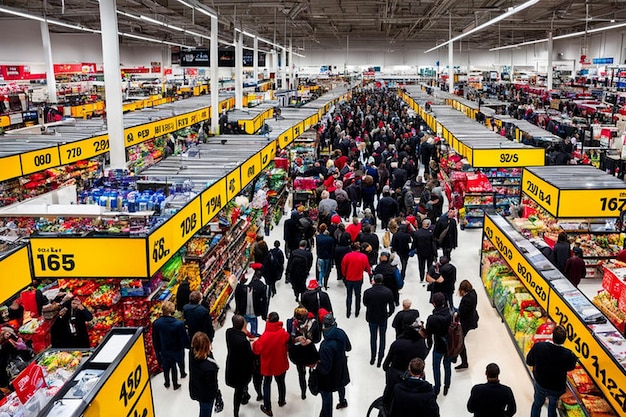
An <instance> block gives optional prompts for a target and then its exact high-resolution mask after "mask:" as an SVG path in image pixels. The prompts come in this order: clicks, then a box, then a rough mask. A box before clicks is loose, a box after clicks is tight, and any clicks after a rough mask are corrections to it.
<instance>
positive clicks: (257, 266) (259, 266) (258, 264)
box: [250, 262, 263, 271]
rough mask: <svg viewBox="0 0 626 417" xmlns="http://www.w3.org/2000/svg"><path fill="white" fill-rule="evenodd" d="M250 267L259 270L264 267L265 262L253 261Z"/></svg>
mask: <svg viewBox="0 0 626 417" xmlns="http://www.w3.org/2000/svg"><path fill="white" fill-rule="evenodd" d="M250 268H252V269H254V270H255V271H258V270H259V269H261V268H263V264H262V263H260V262H255V263H251V264H250Z"/></svg>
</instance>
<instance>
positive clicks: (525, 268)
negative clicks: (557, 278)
mask: <svg viewBox="0 0 626 417" xmlns="http://www.w3.org/2000/svg"><path fill="white" fill-rule="evenodd" d="M483 231H484V233H485V236H486V237H487V239H489V240H490V241H491V243H493V246H495V248H496V250H497V251H498V252H499V253H500V255H502V257H503V258H504V260H505V261H506V263H507V264H509V267H511V269H512V270H513V272H514V273H515V275H517V277H518V278H519V279H520V281H522V284H524V286H525V287H526V289H527V290H528V292H529V293H530V294H531V295H532V296H533V297H534V298H535V300H536V301H537V303H538V304H539V305H540V306H541V307H542V308H543V309H544V310H547V309H548V297H549V294H550V284H549V283H548V282H547V281H546V280H545V278H543V277H542V276H541V275H539V273H538V272H537V271H536V270H535V268H534V267H533V266H532V265H531V264H530V262H528V261H527V260H526V258H524V256H523V255H522V254H521V253H520V252H519V250H518V249H517V248H516V247H515V245H514V244H513V242H511V240H510V239H509V238H508V237H507V236H506V235H505V234H504V233H503V232H502V231H501V230H500V228H498V226H497V225H496V224H495V223H494V222H493V220H491V218H490V217H489V216H485V222H484V226H483Z"/></svg>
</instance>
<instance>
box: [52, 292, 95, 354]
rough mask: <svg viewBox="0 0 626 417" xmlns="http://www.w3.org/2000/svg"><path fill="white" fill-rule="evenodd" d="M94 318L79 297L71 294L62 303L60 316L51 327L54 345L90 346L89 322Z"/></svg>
mask: <svg viewBox="0 0 626 417" xmlns="http://www.w3.org/2000/svg"><path fill="white" fill-rule="evenodd" d="M92 319H93V314H91V311H89V310H88V309H87V308H86V307H85V306H84V305H83V304H82V303H81V302H80V300H79V299H78V298H77V297H73V296H69V297H66V300H65V301H64V302H63V303H62V304H61V309H60V310H59V316H58V317H57V318H56V319H55V320H54V323H53V324H52V327H51V329H50V337H51V342H52V347H55V348H89V347H91V343H90V341H89V333H88V332H87V323H88V322H90V321H91V320H92Z"/></svg>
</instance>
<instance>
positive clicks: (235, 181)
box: [226, 167, 241, 201]
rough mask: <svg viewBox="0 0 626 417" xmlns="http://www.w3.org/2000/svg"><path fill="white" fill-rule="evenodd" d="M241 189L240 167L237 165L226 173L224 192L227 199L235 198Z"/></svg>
mask: <svg viewBox="0 0 626 417" xmlns="http://www.w3.org/2000/svg"><path fill="white" fill-rule="evenodd" d="M239 191H241V167H237V168H235V169H234V170H232V171H231V172H230V173H228V175H226V192H227V193H228V201H230V200H232V199H233V198H235V196H236V195H237V194H239Z"/></svg>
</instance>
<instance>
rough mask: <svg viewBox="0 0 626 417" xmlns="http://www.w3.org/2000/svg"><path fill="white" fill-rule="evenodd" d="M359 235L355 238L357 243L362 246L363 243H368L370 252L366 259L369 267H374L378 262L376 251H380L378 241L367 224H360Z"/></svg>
mask: <svg viewBox="0 0 626 417" xmlns="http://www.w3.org/2000/svg"><path fill="white" fill-rule="evenodd" d="M361 224H362V226H361V233H359V235H358V237H357V241H358V242H360V243H361V245H363V243H369V245H370V246H371V247H372V250H371V251H369V252H368V253H367V259H368V260H369V261H370V266H374V265H376V262H378V250H379V249H380V239H378V235H377V234H376V233H372V226H371V225H369V224H363V223H361Z"/></svg>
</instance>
